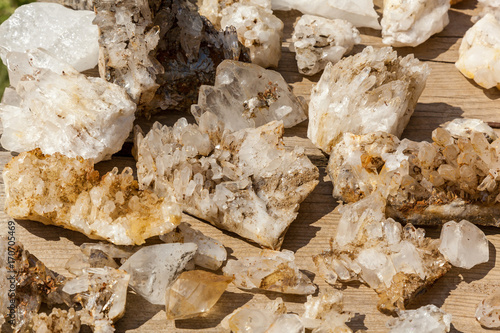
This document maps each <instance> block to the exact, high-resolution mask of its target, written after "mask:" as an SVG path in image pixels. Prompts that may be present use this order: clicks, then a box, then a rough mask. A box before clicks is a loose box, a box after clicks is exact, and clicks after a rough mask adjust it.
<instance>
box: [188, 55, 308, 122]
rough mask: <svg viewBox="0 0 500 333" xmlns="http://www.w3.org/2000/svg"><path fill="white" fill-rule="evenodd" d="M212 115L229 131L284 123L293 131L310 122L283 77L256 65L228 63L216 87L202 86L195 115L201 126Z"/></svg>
mask: <svg viewBox="0 0 500 333" xmlns="http://www.w3.org/2000/svg"><path fill="white" fill-rule="evenodd" d="M207 111H209V112H212V113H214V114H215V115H217V116H218V117H219V118H220V119H221V120H222V121H223V122H224V126H225V128H226V129H229V130H231V131H237V130H241V129H244V128H253V127H259V126H262V125H265V124H267V123H268V122H270V121H273V120H282V121H283V125H284V126H285V127H287V128H288V127H293V126H295V125H297V124H298V123H300V122H302V121H304V120H306V119H307V111H306V107H305V106H304V105H303V104H302V102H301V101H300V100H299V99H298V98H297V97H296V96H295V95H294V94H293V92H292V90H291V89H290V87H289V86H288V84H287V83H286V81H285V79H283V77H282V76H281V74H280V73H278V72H275V71H272V70H267V69H264V68H262V67H260V66H257V65H254V64H247V63H243V62H239V61H232V60H225V61H223V62H222V63H221V64H220V65H219V67H217V75H216V77H215V85H214V86H201V88H200V93H199V96H198V104H195V105H193V106H192V107H191V112H192V113H193V115H194V116H195V118H197V121H198V122H199V120H198V119H199V118H200V116H201V115H202V114H203V113H205V112H207Z"/></svg>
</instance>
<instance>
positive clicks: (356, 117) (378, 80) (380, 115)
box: [307, 46, 430, 153]
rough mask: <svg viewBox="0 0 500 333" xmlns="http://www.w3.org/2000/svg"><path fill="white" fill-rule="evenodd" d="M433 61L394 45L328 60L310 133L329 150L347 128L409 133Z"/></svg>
mask: <svg viewBox="0 0 500 333" xmlns="http://www.w3.org/2000/svg"><path fill="white" fill-rule="evenodd" d="M429 72H430V70H429V68H428V66H427V64H423V63H421V62H420V61H418V60H417V59H415V58H414V57H413V55H408V56H406V57H404V58H401V57H398V56H397V53H396V51H393V50H392V48H390V47H384V48H381V49H374V48H372V47H371V46H368V47H366V48H365V49H364V50H363V52H361V53H358V54H356V55H354V56H350V57H347V58H344V59H342V60H341V61H339V62H338V63H336V64H335V65H332V64H328V65H327V66H326V68H325V71H324V72H323V75H322V76H321V78H320V80H319V82H318V83H317V84H316V85H315V86H314V88H313V90H312V93H311V101H310V103H309V126H308V128H307V137H308V138H309V139H311V141H312V142H313V143H314V144H315V145H316V146H317V147H319V148H321V149H322V150H323V151H325V152H326V153H330V152H331V150H332V148H333V146H334V145H335V144H336V143H337V142H338V141H339V140H340V139H341V138H342V134H343V133H346V132H350V133H355V134H365V133H368V132H372V131H385V132H389V133H392V134H394V135H397V136H400V135H401V134H402V133H403V130H404V129H405V127H406V125H407V124H408V121H409V120H410V117H411V115H412V113H413V110H414V108H415V106H416V104H417V100H418V98H419V97H420V94H421V93H422V91H423V89H424V87H425V82H426V80H427V76H428V75H429Z"/></svg>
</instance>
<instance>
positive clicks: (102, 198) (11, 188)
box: [3, 150, 181, 245]
mask: <svg viewBox="0 0 500 333" xmlns="http://www.w3.org/2000/svg"><path fill="white" fill-rule="evenodd" d="M3 180H4V183H5V193H6V198H5V210H6V212H7V214H9V215H10V216H11V217H12V218H17V219H28V220H33V221H39V222H42V223H44V224H54V225H58V226H62V227H65V228H68V229H71V230H76V231H79V232H82V233H84V234H85V235H87V236H88V237H90V238H94V239H105V240H108V241H110V242H112V243H115V244H122V245H132V244H142V243H144V241H145V239H146V238H149V237H152V236H155V235H160V234H164V233H166V232H169V231H171V230H173V229H174V228H175V227H176V225H178V224H179V222H180V217H181V210H180V207H179V206H178V205H177V204H176V203H175V202H171V201H170V200H169V199H159V198H158V197H157V196H156V195H155V194H153V193H151V192H149V191H140V190H139V188H138V184H137V181H135V180H134V177H133V175H132V169H130V168H125V169H124V170H123V172H122V173H120V174H119V173H118V169H117V168H115V169H113V171H111V172H108V173H107V174H105V175H104V176H103V177H102V178H101V179H100V177H99V172H98V171H95V170H94V166H93V163H92V162H91V161H89V160H83V159H81V158H69V157H66V156H63V155H60V154H54V155H44V154H42V153H41V152H40V151H39V150H35V151H31V152H25V153H21V154H19V155H18V156H16V157H14V158H13V159H12V160H11V161H10V162H9V163H8V164H7V165H6V166H5V169H4V171H3Z"/></svg>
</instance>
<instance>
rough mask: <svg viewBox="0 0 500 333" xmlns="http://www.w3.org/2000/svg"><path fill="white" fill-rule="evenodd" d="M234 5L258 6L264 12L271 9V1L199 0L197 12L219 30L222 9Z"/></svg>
mask: <svg viewBox="0 0 500 333" xmlns="http://www.w3.org/2000/svg"><path fill="white" fill-rule="evenodd" d="M234 3H239V4H242V5H248V6H258V7H261V8H263V9H265V10H266V11H269V10H270V9H271V0H239V1H237V2H235V1H233V0H199V1H198V3H197V4H198V12H199V13H200V15H203V16H205V17H206V18H207V19H208V20H209V21H210V22H211V23H212V24H213V25H214V27H216V28H217V29H220V28H221V26H220V20H221V17H222V11H223V10H224V8H227V7H229V6H231V5H233V4H234ZM271 13H272V12H271ZM249 23H250V22H249Z"/></svg>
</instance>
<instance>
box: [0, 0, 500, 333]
mask: <svg viewBox="0 0 500 333" xmlns="http://www.w3.org/2000/svg"><path fill="white" fill-rule="evenodd" d="M475 7H476V1H473V0H465V1H463V2H462V3H460V4H458V5H456V6H454V7H453V8H452V9H451V11H450V24H449V25H448V26H447V27H446V29H445V30H444V31H443V32H441V33H440V34H438V35H435V36H433V37H432V38H431V39H430V40H428V41H427V42H426V43H424V44H423V45H420V46H419V47H416V48H399V49H398V53H399V54H400V55H406V54H409V53H414V54H415V56H416V57H417V58H419V59H420V60H422V61H425V62H427V63H428V64H429V66H430V67H431V69H432V73H431V75H430V76H429V79H428V80H427V86H426V88H425V90H424V92H423V94H422V96H421V98H420V100H419V103H418V105H417V108H416V111H415V113H414V115H413V117H412V118H411V120H410V123H409V125H408V127H407V129H406V130H405V132H404V134H403V136H404V137H406V138H410V139H413V140H430V138H431V132H432V130H434V129H435V128H436V127H438V126H439V125H440V124H442V123H444V122H447V121H450V120H452V119H455V118H459V117H469V118H480V119H483V120H485V121H489V122H499V123H500V112H499V111H498V110H497V109H498V107H500V101H499V100H498V98H499V97H500V92H499V91H498V90H496V89H490V90H484V89H482V88H480V87H479V86H477V85H476V84H474V83H473V82H472V81H470V80H467V79H466V78H465V77H463V76H462V75H461V74H460V72H459V71H458V70H457V69H456V68H455V65H454V62H455V61H456V60H457V58H458V48H459V46H460V42H461V38H462V37H463V35H464V34H465V32H466V31H467V29H468V28H469V27H471V26H472V23H471V17H472V16H474V15H475V13H477V9H476V8H475ZM277 14H278V16H279V17H280V18H281V19H282V20H283V21H284V22H285V34H284V40H285V41H284V43H283V57H282V59H281V61H280V66H279V68H278V70H279V71H280V72H281V73H282V74H283V76H284V77H285V79H286V80H287V81H288V82H289V83H290V85H291V86H292V87H293V89H294V92H295V93H296V94H297V95H299V96H303V97H304V98H306V99H308V98H309V94H310V90H311V87H312V85H313V84H314V83H315V82H317V80H318V79H319V77H320V76H319V75H316V76H314V77H310V78H308V77H303V76H302V75H300V74H299V73H298V71H297V66H296V62H295V59H294V54H293V53H290V52H289V51H288V45H289V41H290V36H291V32H292V25H293V22H294V21H295V19H296V18H297V17H298V15H299V13H298V12H279V13H277ZM361 32H362V45H358V46H357V47H356V48H355V49H354V51H355V52H359V51H360V50H362V48H363V47H365V46H366V45H374V46H382V43H381V38H380V31H375V30H370V29H361ZM181 116H186V117H187V118H188V120H189V121H193V119H192V117H190V116H188V115H184V114H180V113H171V114H169V115H166V116H165V115H163V116H157V117H156V118H155V119H152V120H159V121H161V122H162V123H165V124H170V125H171V124H173V123H174V122H175V121H176V120H177V119H178V118H179V117H181ZM139 122H140V123H141V124H142V126H143V129H144V130H148V128H147V126H150V125H151V123H152V121H145V120H140V121H139ZM306 132H307V121H306V122H304V123H302V124H300V125H298V126H296V127H294V128H291V129H287V130H286V133H285V143H286V144H287V145H288V146H294V145H300V146H303V147H305V148H306V153H307V154H308V156H309V157H310V158H311V160H312V161H313V162H314V163H315V164H316V165H317V166H318V167H319V169H320V184H319V185H318V186H317V187H316V189H315V190H314V192H313V193H312V194H311V195H309V197H308V198H307V199H306V200H305V201H304V202H303V203H302V205H301V207H300V213H299V215H298V218H297V220H296V221H295V222H293V223H292V225H291V227H290V229H289V231H288V233H287V235H286V238H285V241H284V243H283V249H288V250H292V251H294V252H295V253H296V258H297V260H296V262H297V264H298V265H299V267H301V268H302V269H303V270H304V271H305V272H306V273H307V274H308V275H310V276H311V277H312V278H314V282H315V283H316V284H317V285H318V286H319V288H320V289H324V288H330V287H329V286H328V285H327V284H326V283H325V282H324V281H323V279H322V278H321V277H319V276H317V275H316V276H315V274H316V273H317V272H316V269H315V266H314V264H313V262H312V256H313V255H314V254H318V253H320V252H321V251H323V250H325V249H327V248H328V242H329V239H330V238H331V237H332V236H334V234H335V231H336V227H337V223H338V218H339V214H338V212H337V211H336V209H335V208H336V207H337V205H338V204H337V203H336V202H335V201H334V200H333V198H332V196H331V191H332V184H331V182H330V181H329V180H328V177H327V175H326V171H325V167H326V164H327V158H326V157H325V155H324V154H323V153H321V151H320V150H319V149H317V148H315V147H314V146H313V145H312V144H311V142H310V141H309V140H308V139H307V136H306ZM126 153H127V152H126V149H125V154H123V153H122V154H121V155H126ZM11 156H12V155H11V153H10V152H8V151H4V150H2V151H0V160H1V163H0V164H1V165H2V168H3V165H4V164H5V163H6V162H7V161H9V159H10V158H11ZM134 164H135V162H134V160H133V159H132V157H130V156H117V157H114V158H113V159H112V160H111V161H107V162H102V163H100V164H99V165H98V166H97V168H98V169H99V170H101V171H102V172H104V171H109V170H111V168H112V167H113V166H119V167H120V168H122V167H124V166H134ZM1 188H2V192H1V193H0V198H1V200H2V202H3V200H4V191H3V186H1ZM0 214H1V215H0V218H1V223H2V225H3V227H2V231H3V232H6V230H7V221H8V220H9V217H8V216H7V215H6V214H5V212H1V213H0ZM184 220H185V221H188V222H190V223H191V224H192V225H193V226H194V227H196V228H198V229H199V230H201V231H202V232H203V233H205V234H206V235H209V236H211V237H214V238H216V239H218V240H220V241H221V242H222V243H223V244H224V245H225V246H226V247H227V250H228V253H229V258H233V259H234V258H238V257H240V256H243V255H248V254H257V253H258V252H259V250H260V249H259V248H257V247H255V246H253V245H251V244H249V243H247V242H245V241H244V240H242V239H241V238H238V237H236V236H235V235H233V234H230V233H227V232H223V231H220V230H218V229H216V228H214V227H212V226H211V225H209V224H207V223H203V222H200V221H198V220H196V219H194V218H191V217H189V216H186V217H185V219H184ZM482 230H484V232H485V233H486V234H487V237H488V240H489V241H490V260H489V262H487V263H485V264H482V265H479V266H476V267H474V268H473V269H472V270H464V269H458V268H453V269H452V270H451V271H450V272H449V273H448V274H446V275H445V276H444V277H443V278H442V279H440V280H439V281H438V282H437V283H436V284H435V285H434V286H433V287H432V288H431V289H430V290H429V291H428V292H427V293H426V294H425V295H423V296H421V297H420V298H419V299H418V300H417V301H416V303H414V304H413V306H412V308H416V307H420V306H423V305H426V304H435V305H437V306H439V307H442V308H443V309H444V310H445V311H446V312H448V313H451V314H452V315H453V321H452V323H453V328H452V332H467V333H469V332H487V330H484V329H482V328H481V327H480V325H479V324H478V323H477V322H476V320H475V319H474V312H475V308H476V305H477V304H478V303H479V302H480V301H481V300H482V299H483V298H484V297H485V296H487V295H490V294H492V293H494V292H496V291H498V289H499V286H500V265H497V257H496V247H497V246H500V230H499V229H497V228H482ZM439 232H440V229H439V228H435V229H433V228H427V234H428V235H430V236H432V237H439ZM16 237H17V239H18V240H20V241H21V242H22V243H24V245H25V247H26V249H27V250H29V251H30V252H32V253H33V254H34V255H36V256H37V257H38V258H39V259H41V260H42V261H43V262H44V263H45V264H46V265H47V266H48V267H50V268H51V269H53V270H55V271H56V272H59V273H62V274H65V275H69V273H68V272H67V271H66V270H65V269H64V264H65V262H66V261H67V260H68V258H69V257H70V256H72V255H73V254H76V253H78V251H79V249H78V247H79V246H80V245H81V244H82V243H84V242H89V241H91V240H89V239H88V238H87V237H86V236H84V235H82V234H80V233H77V232H73V231H69V230H65V229H62V228H58V227H53V226H45V225H43V224H41V223H37V222H30V221H17V227H16ZM158 242H159V241H158V240H150V241H148V244H154V243H158ZM339 287H340V285H339ZM342 288H343V290H344V299H345V310H347V311H353V312H355V313H356V316H355V318H354V319H353V320H352V321H351V323H350V326H351V327H352V328H353V329H354V330H357V329H365V330H367V331H368V332H387V329H386V326H385V325H386V322H387V320H388V319H389V317H387V316H385V315H383V314H381V313H380V312H378V311H377V309H376V303H377V295H376V293H375V292H374V291H373V290H371V289H370V288H368V287H366V286H365V285H362V284H359V283H351V284H348V285H346V286H343V287H342ZM276 297H282V298H283V300H285V301H286V305H287V308H288V310H289V311H291V312H296V313H298V314H302V312H303V305H302V303H303V302H304V301H305V300H306V298H305V297H300V296H290V295H280V294H277V293H267V292H260V293H256V294H253V293H249V292H245V291H242V290H239V289H237V288H235V287H234V286H230V287H229V288H228V290H227V291H226V292H225V293H224V295H223V296H222V298H221V299H220V300H219V302H218V303H217V304H216V306H215V307H214V308H213V309H212V311H211V312H209V313H208V314H207V315H206V316H204V317H200V318H195V319H189V320H179V321H176V322H169V321H167V320H166V317H165V312H164V307H162V306H154V305H151V304H149V303H148V302H147V301H145V300H144V299H143V298H141V297H140V296H138V295H135V294H134V293H132V292H130V293H129V295H128V302H127V311H126V313H125V316H124V318H122V319H121V320H120V321H119V322H118V323H117V324H116V331H117V332H174V331H175V332H177V331H178V332H190V331H197V330H198V331H203V332H220V331H221V328H220V327H219V326H218V325H219V323H220V321H221V320H222V318H224V317H225V316H226V315H227V314H229V313H231V312H232V311H233V310H234V309H236V308H237V307H240V306H242V305H244V304H246V303H248V302H252V303H255V304H260V305H263V304H264V303H266V302H268V301H269V300H270V299H275V298H276Z"/></svg>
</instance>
